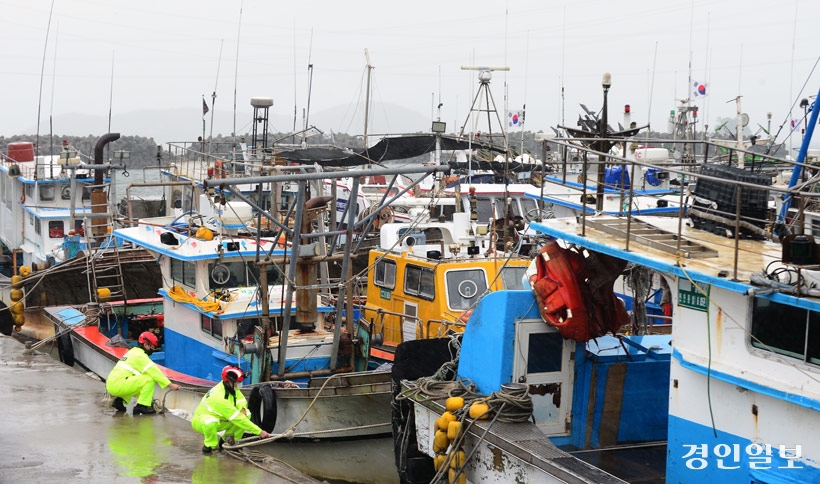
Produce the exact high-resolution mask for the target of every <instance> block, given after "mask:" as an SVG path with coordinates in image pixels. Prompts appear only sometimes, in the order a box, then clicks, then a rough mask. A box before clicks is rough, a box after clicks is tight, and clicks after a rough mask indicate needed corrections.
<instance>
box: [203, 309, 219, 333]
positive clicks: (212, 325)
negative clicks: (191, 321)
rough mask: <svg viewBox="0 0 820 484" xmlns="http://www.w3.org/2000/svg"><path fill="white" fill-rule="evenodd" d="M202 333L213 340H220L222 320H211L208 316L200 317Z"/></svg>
mask: <svg viewBox="0 0 820 484" xmlns="http://www.w3.org/2000/svg"><path fill="white" fill-rule="evenodd" d="M201 327H202V331H203V332H204V333H206V334H209V335H211V336H213V337H214V338H219V339H222V320H221V319H211V318H209V317H208V316H205V315H204V314H203V315H202V326H201Z"/></svg>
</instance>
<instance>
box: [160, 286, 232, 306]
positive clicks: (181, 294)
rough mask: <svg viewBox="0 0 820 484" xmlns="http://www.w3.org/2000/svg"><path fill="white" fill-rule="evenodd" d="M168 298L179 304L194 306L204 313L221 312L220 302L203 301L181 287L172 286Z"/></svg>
mask: <svg viewBox="0 0 820 484" xmlns="http://www.w3.org/2000/svg"><path fill="white" fill-rule="evenodd" d="M168 296H169V297H170V298H171V299H173V300H174V301H177V302H181V303H187V304H193V305H194V306H196V307H197V309H199V310H201V311H204V312H208V313H216V312H218V311H219V310H220V305H219V301H202V300H200V299H197V298H196V297H194V296H191V295H190V294H188V293H187V292H185V290H184V289H182V287H180V286H171V289H169V290H168Z"/></svg>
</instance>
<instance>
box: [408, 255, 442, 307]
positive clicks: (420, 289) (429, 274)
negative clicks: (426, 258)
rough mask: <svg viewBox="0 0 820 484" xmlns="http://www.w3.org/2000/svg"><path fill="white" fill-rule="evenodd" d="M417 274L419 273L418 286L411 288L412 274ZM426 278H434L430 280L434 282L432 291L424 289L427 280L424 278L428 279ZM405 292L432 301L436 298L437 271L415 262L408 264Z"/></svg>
mask: <svg viewBox="0 0 820 484" xmlns="http://www.w3.org/2000/svg"><path fill="white" fill-rule="evenodd" d="M415 274H418V284H417V286H416V287H414V288H412V289H411V288H410V286H409V285H408V284H409V283H410V282H411V281H410V278H411V276H413V275H415ZM425 275H426V276H425ZM426 278H431V279H432V280H431V281H430V282H432V284H431V288H432V293H427V292H425V291H424V282H425V281H424V279H426ZM404 293H405V294H406V295H408V296H415V297H419V298H422V299H427V300H429V301H432V300H433V299H435V298H436V278H435V272H434V271H433V270H432V269H430V268H428V267H422V266H417V265H414V264H407V265H406V266H405V268H404Z"/></svg>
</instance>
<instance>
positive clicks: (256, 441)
mask: <svg viewBox="0 0 820 484" xmlns="http://www.w3.org/2000/svg"><path fill="white" fill-rule="evenodd" d="M349 375H354V373H339V374H336V375H333V376H331V377H328V378H327V380H325V382H324V383H323V384H322V386H321V387H320V388H319V391H317V392H316V396H314V397H313V400H311V401H310V405H308V406H307V408H306V409H305V411H304V413H303V414H302V416H301V417H299V420H297V421H296V422H294V423H293V424H292V425H291V426H290V427H288V428H287V429H286V430H285V431H284V432H282V433H279V434H276V435H271V436H270V437H267V438H265V439H262V438H259V437H258V436H253V437H247V438H244V439H241V440H239V441H237V442H236V444H235V445H228V444H224V445H223V447H224V448H225V449H229V450H232V449H241V448H244V447H251V446H256V445H262V444H267V443H269V442H275V441H277V440H279V439H282V438H287V439H288V440H290V439H293V438H294V437H305V436H310V435H320V434H328V433H336V432H344V431H348V430H356V429H367V428H377V427H382V426H384V425H389V424H375V425H362V426H358V427H347V428H342V429H331V430H317V431H314V432H301V433H298V434H297V433H295V432H294V429H296V427H297V426H298V425H299V424H300V423H302V421H303V420H304V419H305V417H307V414H308V412H310V409H311V408H313V405H315V404H316V400H318V398H319V396H320V395H321V394H322V392H323V391H324V389H325V387H326V386H327V385H328V384H329V383H330V382H331V381H332V380H334V379H336V378H342V377H345V376H349Z"/></svg>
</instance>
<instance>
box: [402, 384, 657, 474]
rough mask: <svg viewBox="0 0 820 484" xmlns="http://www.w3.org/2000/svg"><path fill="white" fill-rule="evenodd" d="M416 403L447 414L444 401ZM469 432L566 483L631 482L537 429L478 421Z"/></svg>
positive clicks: (505, 453)
mask: <svg viewBox="0 0 820 484" xmlns="http://www.w3.org/2000/svg"><path fill="white" fill-rule="evenodd" d="M415 403H416V404H417V405H423V406H425V407H428V408H430V409H432V410H434V411H435V412H437V413H438V414H441V413H442V412H444V410H445V407H444V399H437V400H427V399H422V400H415ZM468 432H470V433H471V434H473V435H475V436H476V437H477V438H482V439H483V440H484V441H486V442H487V443H489V444H490V445H492V446H495V447H497V448H498V449H500V452H501V454H503V455H512V456H514V457H516V458H518V459H521V460H523V461H524V462H527V463H528V464H531V465H533V466H535V467H537V468H540V469H543V470H544V471H545V473H546V474H547V475H551V476H556V477H558V478H560V479H562V480H563V481H564V482H567V483H571V484H582V483H583V484H591V483H595V484H626V483H627V482H628V481H624V480H622V479H620V478H618V477H615V476H614V475H612V474H610V473H607V472H605V471H603V470H601V469H599V468H596V467H595V466H593V465H591V464H590V463H588V462H586V461H585V460H584V459H581V458H576V457H574V456H573V455H571V454H570V453H568V452H565V451H563V450H561V449H559V448H558V447H556V446H555V445H554V444H553V443H552V442H550V440H549V439H547V438H545V436H544V433H543V432H541V431H540V430H539V429H538V428H537V427H536V426H535V425H522V424H517V423H502V422H495V423H492V421H490V420H476V421H474V424H473V425H471V426H470V429H469V430H468ZM641 482H643V481H641ZM647 482H652V481H647Z"/></svg>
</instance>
